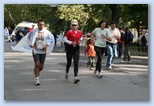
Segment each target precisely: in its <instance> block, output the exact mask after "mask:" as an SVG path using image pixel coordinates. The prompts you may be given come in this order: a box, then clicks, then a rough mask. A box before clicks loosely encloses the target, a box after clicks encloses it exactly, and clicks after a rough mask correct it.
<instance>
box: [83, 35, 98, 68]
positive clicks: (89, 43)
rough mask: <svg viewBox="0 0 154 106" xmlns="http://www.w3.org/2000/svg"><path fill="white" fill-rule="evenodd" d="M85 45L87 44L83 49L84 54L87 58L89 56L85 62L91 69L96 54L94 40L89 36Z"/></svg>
mask: <svg viewBox="0 0 154 106" xmlns="http://www.w3.org/2000/svg"><path fill="white" fill-rule="evenodd" d="M86 46H87V48H86V49H85V52H84V54H85V55H86V56H88V58H89V61H88V62H87V66H88V67H89V68H90V70H93V67H94V59H95V56H96V52H95V49H94V40H93V39H91V38H89V39H88V40H87V41H86Z"/></svg>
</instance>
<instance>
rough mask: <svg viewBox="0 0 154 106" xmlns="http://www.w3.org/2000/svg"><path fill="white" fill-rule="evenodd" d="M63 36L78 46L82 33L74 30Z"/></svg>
mask: <svg viewBox="0 0 154 106" xmlns="http://www.w3.org/2000/svg"><path fill="white" fill-rule="evenodd" d="M65 36H66V37H67V39H68V40H69V41H72V42H74V41H76V43H77V44H79V41H80V38H81V37H82V32H81V31H80V30H77V31H74V30H69V31H68V32H67V33H66V34H65Z"/></svg>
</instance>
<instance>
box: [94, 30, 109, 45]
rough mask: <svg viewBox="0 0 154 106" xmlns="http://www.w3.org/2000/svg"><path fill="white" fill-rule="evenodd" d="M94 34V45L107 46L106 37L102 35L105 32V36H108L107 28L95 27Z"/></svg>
mask: <svg viewBox="0 0 154 106" xmlns="http://www.w3.org/2000/svg"><path fill="white" fill-rule="evenodd" d="M92 34H93V35H94V37H95V43H94V45H95V46H98V47H106V39H105V38H104V37H102V34H104V35H105V36H108V37H110V36H109V35H108V33H107V29H106V28H105V29H103V30H102V29H101V28H95V29H94V30H93V31H92Z"/></svg>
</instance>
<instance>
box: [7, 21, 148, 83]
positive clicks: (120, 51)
mask: <svg viewBox="0 0 154 106" xmlns="http://www.w3.org/2000/svg"><path fill="white" fill-rule="evenodd" d="M106 25H107V22H106V21H100V22H99V24H98V27H96V28H95V29H94V30H93V31H92V32H89V33H88V34H87V40H86V41H85V45H86V49H85V51H84V54H85V56H87V57H88V62H87V67H88V68H89V69H90V70H94V75H95V76H97V77H98V78H101V77H102V74H101V71H102V66H101V65H102V57H103V56H104V55H107V62H106V68H107V70H112V68H113V67H112V64H113V62H114V59H115V57H120V58H122V57H123V58H122V61H121V62H120V63H131V56H130V44H131V42H132V41H133V38H134V37H133V34H132V33H131V31H130V30H129V28H128V26H127V25H125V26H124V27H123V28H122V27H119V28H117V26H116V23H115V22H114V21H111V22H110V24H109V28H107V27H106ZM70 28H71V29H70V30H68V31H67V32H65V34H63V33H61V34H60V35H59V38H58V39H57V36H55V35H56V34H52V33H51V32H50V31H48V30H47V29H45V22H44V20H39V21H38V28H36V29H33V27H32V29H31V30H28V29H27V28H25V30H24V31H23V30H22V28H19V30H18V31H17V32H16V41H17V42H19V41H20V40H21V39H22V38H23V37H24V36H25V35H26V34H27V33H29V32H30V33H29V35H28V36H29V39H30V42H31V44H30V47H31V48H32V54H33V59H34V63H35V65H34V74H35V85H40V82H39V76H40V72H41V71H42V70H43V67H44V63H45V58H46V53H47V48H48V47H49V46H50V44H51V43H53V42H55V41H60V42H61V44H62V43H64V44H65V51H66V61H67V64H66V70H65V79H68V78H69V70H70V66H71V64H72V59H73V60H74V61H73V62H74V83H75V84H76V83H78V82H80V79H79V78H78V71H79V67H78V64H79V59H80V43H81V42H82V40H83V38H82V37H83V33H82V31H80V30H79V29H78V28H79V23H78V21H77V20H76V19H74V20H72V21H71V25H70ZM7 33H9V31H8V30H7V28H5V35H6V34H7ZM9 34H10V33H9ZM55 39H56V40H55ZM147 39H148V34H147V33H144V34H142V37H141V36H139V40H138V43H139V45H140V42H142V52H143V50H144V51H145V52H146V51H147V41H148V40H147ZM54 45H55V46H56V42H55V44H54ZM61 46H62V45H61ZM138 47H140V46H138ZM138 50H140V48H139V49H138ZM94 60H96V66H95V67H94Z"/></svg>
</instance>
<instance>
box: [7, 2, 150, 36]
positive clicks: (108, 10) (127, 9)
mask: <svg viewBox="0 0 154 106" xmlns="http://www.w3.org/2000/svg"><path fill="white" fill-rule="evenodd" d="M39 19H44V20H45V22H46V24H48V25H49V28H50V29H51V30H54V31H56V32H57V33H60V31H65V30H67V29H70V21H71V20H72V19H77V20H78V21H79V26H80V29H83V30H84V32H89V31H92V30H93V29H94V28H96V27H97V24H98V22H99V21H100V20H106V21H107V22H110V21H112V20H115V21H116V22H117V23H118V25H121V26H123V25H124V24H126V23H130V26H132V27H138V26H137V25H138V23H140V25H142V26H146V27H147V26H148V5H147V4H61V5H58V4H57V5H52V4H5V5H4V22H5V23H4V24H5V26H13V27H15V25H16V24H18V23H20V22H21V21H29V22H37V21H38V20H39Z"/></svg>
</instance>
